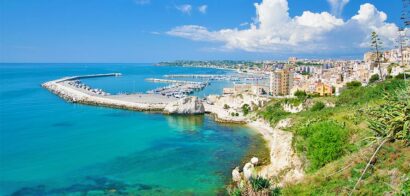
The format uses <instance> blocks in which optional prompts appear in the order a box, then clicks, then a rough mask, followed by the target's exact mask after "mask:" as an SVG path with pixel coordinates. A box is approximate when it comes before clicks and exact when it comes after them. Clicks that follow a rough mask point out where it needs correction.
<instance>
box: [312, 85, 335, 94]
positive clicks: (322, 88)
mask: <svg viewBox="0 0 410 196" xmlns="http://www.w3.org/2000/svg"><path fill="white" fill-rule="evenodd" d="M315 91H316V93H318V94H319V95H320V96H332V95H333V88H332V86H330V85H328V84H325V83H322V82H318V83H317V84H316V90H315Z"/></svg>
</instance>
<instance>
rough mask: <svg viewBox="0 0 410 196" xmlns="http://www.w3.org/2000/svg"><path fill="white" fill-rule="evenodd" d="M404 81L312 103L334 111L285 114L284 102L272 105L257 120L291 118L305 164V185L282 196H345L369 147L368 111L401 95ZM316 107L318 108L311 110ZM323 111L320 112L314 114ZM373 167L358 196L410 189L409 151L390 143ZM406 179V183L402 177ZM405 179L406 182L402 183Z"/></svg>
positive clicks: (352, 90)
mask: <svg viewBox="0 0 410 196" xmlns="http://www.w3.org/2000/svg"><path fill="white" fill-rule="evenodd" d="M404 87H405V81H404V80H403V79H394V78H393V79H388V80H386V81H383V82H375V83H373V84H371V85H369V86H366V87H363V86H359V85H355V84H352V85H350V87H349V88H346V89H345V90H344V91H343V92H342V93H341V95H340V96H338V97H325V98H319V97H315V98H310V99H311V100H312V101H313V102H314V103H318V102H322V104H323V103H329V102H331V103H335V104H336V106H335V107H324V108H321V106H320V107H319V106H314V108H316V109H310V110H304V111H302V112H300V113H296V114H291V113H287V112H285V111H283V109H282V108H281V104H282V103H283V101H284V100H274V101H272V102H271V103H269V104H268V105H267V106H266V107H264V108H261V109H260V112H259V115H260V116H261V117H263V118H265V119H266V120H268V121H269V122H271V123H272V124H275V123H277V122H278V121H279V120H281V119H285V118H291V119H292V121H293V124H292V127H290V128H288V129H287V131H291V132H293V134H294V139H293V144H294V148H295V150H296V152H297V153H298V154H299V155H300V157H302V158H303V157H304V158H305V163H306V164H305V170H306V171H307V172H308V173H307V174H306V177H305V179H304V180H303V181H302V182H301V183H299V184H294V185H288V186H286V187H284V188H283V189H282V193H283V195H306V194H307V195H336V194H341V195H346V194H348V193H349V192H350V190H351V189H352V188H353V186H354V184H355V183H356V181H357V179H358V178H359V177H360V175H361V171H362V170H363V168H364V167H365V164H366V163H367V161H368V159H369V157H370V156H371V153H372V152H373V150H374V149H373V147H372V145H370V140H368V139H366V138H369V137H371V136H373V133H372V131H370V129H369V128H368V121H367V120H368V119H367V116H366V115H367V111H368V109H369V108H371V107H377V106H379V105H380V104H382V103H384V100H383V96H384V95H385V94H391V93H393V92H395V91H397V90H400V89H404ZM314 105H316V104H314ZM318 108H321V109H318ZM379 153H380V156H378V159H377V160H376V162H377V167H376V168H373V169H371V170H370V171H369V173H368V174H366V175H365V178H364V180H363V181H362V182H361V184H360V185H359V188H358V190H357V191H356V192H355V193H356V194H357V195H382V194H386V193H392V194H397V195H400V194H401V192H405V191H408V192H409V190H407V188H408V187H410V182H409V180H408V179H409V178H410V176H409V173H410V147H409V146H403V145H402V144H400V143H389V144H388V145H387V146H385V147H383V148H382V149H381V151H380V152H379ZM406 175H407V177H406ZM406 179H407V180H406Z"/></svg>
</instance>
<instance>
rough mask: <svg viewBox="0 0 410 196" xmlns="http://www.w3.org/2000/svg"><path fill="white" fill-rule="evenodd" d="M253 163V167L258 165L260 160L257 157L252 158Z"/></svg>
mask: <svg viewBox="0 0 410 196" xmlns="http://www.w3.org/2000/svg"><path fill="white" fill-rule="evenodd" d="M251 163H252V164H253V165H258V163H259V159H258V158H257V157H252V159H251Z"/></svg>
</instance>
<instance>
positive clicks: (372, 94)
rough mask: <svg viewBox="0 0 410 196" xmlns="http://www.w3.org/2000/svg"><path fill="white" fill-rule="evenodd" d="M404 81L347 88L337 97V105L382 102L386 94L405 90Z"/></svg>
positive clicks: (387, 81)
mask: <svg viewBox="0 0 410 196" xmlns="http://www.w3.org/2000/svg"><path fill="white" fill-rule="evenodd" d="M404 85H405V84H404V81H403V80H398V79H392V80H385V81H384V82H382V83H377V84H374V85H371V86H367V87H354V88H353V87H351V88H346V89H345V90H343V91H342V92H341V94H340V96H338V97H337V101H336V104H337V105H343V104H351V105H357V104H363V103H369V102H371V101H373V100H380V99H382V98H383V96H384V94H385V93H389V92H393V91H395V90H397V89H403V88H404Z"/></svg>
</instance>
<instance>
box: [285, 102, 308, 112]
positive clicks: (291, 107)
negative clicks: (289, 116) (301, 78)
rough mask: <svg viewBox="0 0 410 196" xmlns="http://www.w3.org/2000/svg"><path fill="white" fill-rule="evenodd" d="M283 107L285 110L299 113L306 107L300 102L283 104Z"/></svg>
mask: <svg viewBox="0 0 410 196" xmlns="http://www.w3.org/2000/svg"><path fill="white" fill-rule="evenodd" d="M282 107H283V110H285V112H290V113H299V112H301V111H302V110H303V109H304V108H303V104H299V105H298V106H294V105H292V104H283V106H282Z"/></svg>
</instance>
